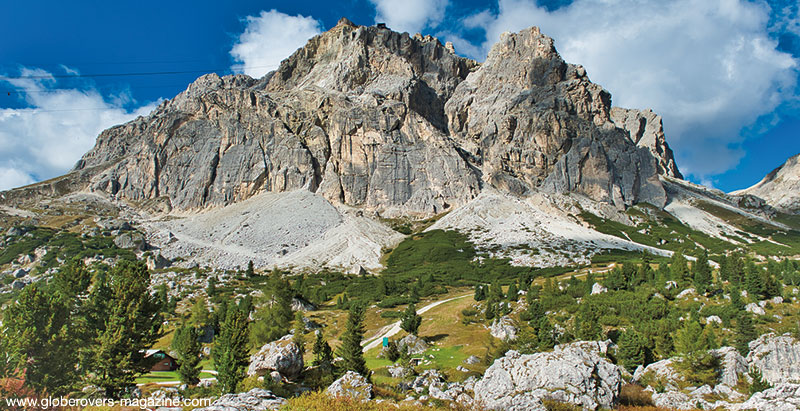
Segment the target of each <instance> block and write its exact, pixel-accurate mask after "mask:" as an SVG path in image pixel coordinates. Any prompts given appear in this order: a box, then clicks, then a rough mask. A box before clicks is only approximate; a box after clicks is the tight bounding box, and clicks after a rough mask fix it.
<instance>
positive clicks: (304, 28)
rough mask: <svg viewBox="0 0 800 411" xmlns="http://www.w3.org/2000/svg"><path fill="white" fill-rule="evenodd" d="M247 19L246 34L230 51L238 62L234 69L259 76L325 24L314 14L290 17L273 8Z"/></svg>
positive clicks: (272, 67)
mask: <svg viewBox="0 0 800 411" xmlns="http://www.w3.org/2000/svg"><path fill="white" fill-rule="evenodd" d="M244 21H245V24H246V26H245V30H244V33H242V34H241V35H240V36H239V38H238V40H237V42H236V44H234V45H233V48H232V49H231V51H230V54H231V56H232V57H233V58H234V60H235V61H236V62H237V64H236V65H234V66H233V67H232V69H233V71H235V72H237V73H244V74H247V75H248V76H251V77H256V78H258V77H261V76H263V75H264V74H267V73H269V72H270V71H272V70H275V69H276V68H278V66H279V65H280V63H281V61H283V59H285V58H287V57H289V56H290V55H291V54H292V53H294V51H295V50H297V49H298V48H300V47H302V46H304V45H305V44H306V42H307V41H308V39H310V38H311V37H314V36H316V35H317V34H319V33H321V29H322V23H320V22H319V21H317V20H315V19H314V18H313V17H305V16H301V15H299V14H298V15H297V16H290V15H288V14H284V13H281V12H279V11H277V10H274V9H273V10H270V11H262V12H261V14H259V15H258V16H248V17H247V18H246V19H245V20H244Z"/></svg>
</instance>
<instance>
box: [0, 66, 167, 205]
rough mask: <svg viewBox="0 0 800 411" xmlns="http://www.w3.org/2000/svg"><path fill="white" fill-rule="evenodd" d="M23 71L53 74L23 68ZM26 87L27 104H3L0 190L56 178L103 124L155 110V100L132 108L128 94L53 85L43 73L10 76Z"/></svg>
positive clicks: (15, 83)
mask: <svg viewBox="0 0 800 411" xmlns="http://www.w3.org/2000/svg"><path fill="white" fill-rule="evenodd" d="M21 75H22V76H49V73H47V72H45V71H43V70H30V69H23V70H22V73H21ZM6 81H8V82H9V83H11V84H12V85H13V86H15V87H16V88H19V89H21V90H23V92H22V93H23V98H24V100H25V103H26V104H27V105H28V106H29V108H19V109H15V108H4V109H0V190H6V189H9V188H13V187H18V186H21V185H25V184H30V183H33V182H35V181H40V180H45V179H48V178H52V177H55V176H58V175H61V174H64V173H65V172H67V171H69V169H70V168H72V166H73V165H74V164H75V162H77V161H78V159H80V157H81V156H82V155H83V154H84V153H85V152H86V151H88V150H89V149H90V148H92V146H94V143H95V138H96V137H97V135H98V134H99V133H100V132H101V131H103V130H104V129H106V128H108V127H111V126H113V125H116V124H120V123H124V122H126V121H129V120H131V119H133V118H135V117H136V116H139V115H145V114H147V113H149V112H150V111H152V109H153V108H154V107H155V103H153V104H149V105H146V106H143V107H141V108H139V109H136V110H135V111H133V112H131V111H128V110H125V109H124V108H122V106H121V104H123V103H124V102H131V100H130V97H129V96H126V95H120V96H112V97H110V98H109V99H108V100H107V99H105V98H103V96H102V95H100V94H99V93H98V92H97V90H94V89H85V90H80V89H52V87H53V86H54V85H55V81H54V80H53V79H52V78H49V79H47V78H45V79H30V78H28V79H16V80H6Z"/></svg>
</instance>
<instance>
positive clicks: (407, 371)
mask: <svg viewBox="0 0 800 411" xmlns="http://www.w3.org/2000/svg"><path fill="white" fill-rule="evenodd" d="M386 370H387V371H389V375H391V376H392V378H406V377H408V376H409V375H412V374H414V370H413V369H411V368H406V367H403V366H402V365H400V364H392V365H390V366H388V367H386Z"/></svg>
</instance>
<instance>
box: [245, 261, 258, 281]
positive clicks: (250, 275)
mask: <svg viewBox="0 0 800 411" xmlns="http://www.w3.org/2000/svg"><path fill="white" fill-rule="evenodd" d="M244 275H245V277H247V278H253V277H255V275H256V269H255V267H254V266H253V260H250V261H248V262H247V271H245V272H244Z"/></svg>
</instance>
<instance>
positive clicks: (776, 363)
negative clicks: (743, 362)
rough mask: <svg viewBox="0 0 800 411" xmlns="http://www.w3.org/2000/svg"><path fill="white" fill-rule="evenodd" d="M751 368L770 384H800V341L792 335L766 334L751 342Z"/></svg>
mask: <svg viewBox="0 0 800 411" xmlns="http://www.w3.org/2000/svg"><path fill="white" fill-rule="evenodd" d="M747 362H748V363H749V364H750V366H753V367H755V368H757V369H758V370H759V371H761V375H762V376H763V377H764V379H765V380H766V381H768V382H769V383H770V384H781V383H798V382H800V341H798V340H796V339H795V338H793V337H792V336H791V335H790V334H784V335H775V334H773V333H769V334H764V335H762V336H760V337H758V339H756V340H755V341H751V342H750V352H749V353H748V354H747Z"/></svg>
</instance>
